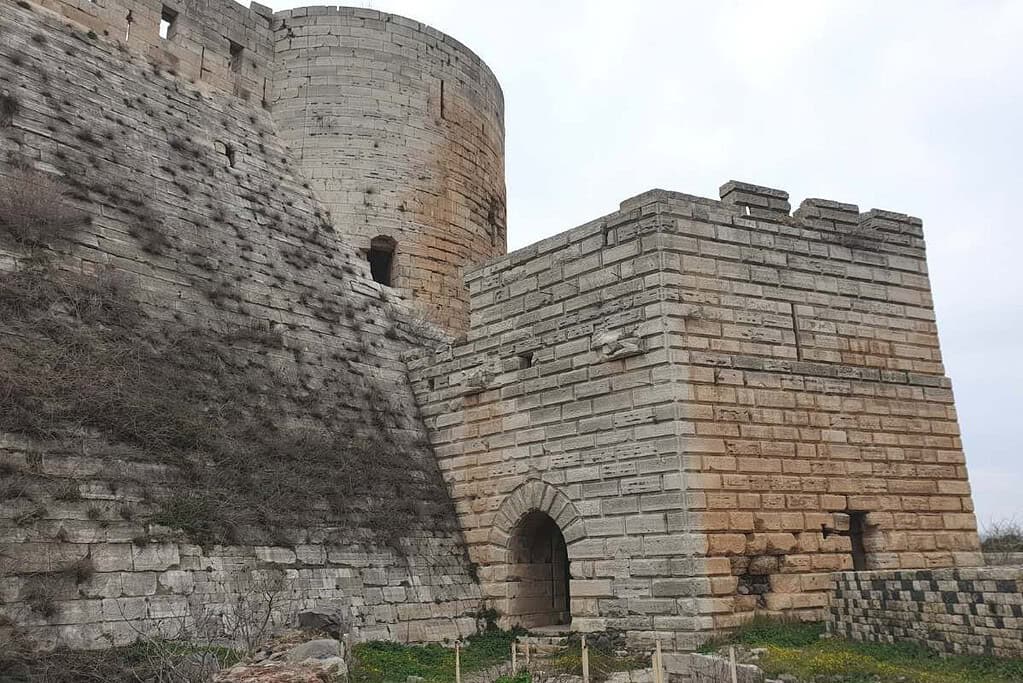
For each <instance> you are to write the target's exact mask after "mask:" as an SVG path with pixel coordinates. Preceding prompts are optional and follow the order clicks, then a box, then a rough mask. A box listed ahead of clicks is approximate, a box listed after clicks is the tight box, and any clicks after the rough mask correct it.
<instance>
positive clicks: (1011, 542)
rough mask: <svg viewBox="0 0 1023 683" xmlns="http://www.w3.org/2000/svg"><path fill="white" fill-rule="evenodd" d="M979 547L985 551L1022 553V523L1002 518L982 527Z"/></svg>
mask: <svg viewBox="0 0 1023 683" xmlns="http://www.w3.org/2000/svg"><path fill="white" fill-rule="evenodd" d="M980 547H981V549H982V550H983V551H984V552H985V553H1023V524H1020V523H1019V522H1018V521H1016V520H1014V519H1003V520H999V521H997V522H992V523H990V524H988V525H987V526H985V527H984V529H983V531H981V534H980Z"/></svg>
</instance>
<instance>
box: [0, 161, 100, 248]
mask: <svg viewBox="0 0 1023 683" xmlns="http://www.w3.org/2000/svg"><path fill="white" fill-rule="evenodd" d="M88 223H89V215H88V214H87V213H85V212H84V211H82V210H81V209H79V208H77V207H75V206H73V205H72V204H71V203H70V202H68V200H67V193H66V192H65V190H64V188H62V187H61V186H60V185H59V184H58V183H57V181H56V180H54V179H53V177H51V176H49V175H47V174H45V173H40V172H38V171H34V170H31V169H26V168H22V169H20V170H19V171H17V172H16V173H15V175H12V176H4V177H0V235H2V236H5V237H7V238H8V239H9V240H11V241H13V242H14V243H15V244H17V245H19V246H28V247H38V246H44V245H47V244H50V243H52V242H53V241H55V240H66V239H68V238H70V237H71V236H72V235H73V234H74V233H75V232H76V231H77V230H78V229H79V228H81V227H83V226H85V225H87V224H88Z"/></svg>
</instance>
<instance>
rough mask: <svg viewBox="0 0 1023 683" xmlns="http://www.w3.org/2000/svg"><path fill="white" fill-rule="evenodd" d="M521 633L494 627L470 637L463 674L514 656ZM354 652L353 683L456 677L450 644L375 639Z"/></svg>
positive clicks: (434, 682) (442, 682)
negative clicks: (516, 642) (405, 642)
mask: <svg viewBox="0 0 1023 683" xmlns="http://www.w3.org/2000/svg"><path fill="white" fill-rule="evenodd" d="M522 633H523V632H522V631H499V630H497V629H491V630H489V631H484V632H483V633H480V634H477V635H475V636H472V637H470V638H469V639H468V640H467V641H466V642H465V644H464V645H463V646H462V654H461V660H462V675H463V676H464V675H465V674H467V673H471V672H473V671H481V670H483V669H486V668H488V667H491V666H494V665H495V664H500V663H501V662H503V661H506V660H508V659H509V658H511V644H512V641H513V640H515V638H517V637H518V636H520V635H522ZM354 655H355V662H354V665H353V666H352V669H351V671H350V674H349V678H350V680H351V681H352V683H391V682H392V681H397V682H399V683H404V681H405V678H406V677H407V676H422V677H423V678H424V679H425V680H426V681H427V682H428V683H447V682H448V681H454V680H455V650H454V648H450V647H443V646H441V645H436V644H433V645H402V644H400V643H392V642H385V641H374V642H370V643H360V644H359V645H356V646H355V648H354ZM515 683H520V682H519V681H518V680H516V681H515Z"/></svg>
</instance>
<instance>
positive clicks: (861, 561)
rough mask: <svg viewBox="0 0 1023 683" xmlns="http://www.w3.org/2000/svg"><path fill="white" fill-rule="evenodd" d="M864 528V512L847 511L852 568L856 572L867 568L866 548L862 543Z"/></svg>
mask: <svg viewBox="0 0 1023 683" xmlns="http://www.w3.org/2000/svg"><path fill="white" fill-rule="evenodd" d="M866 528H867V513H866V512H850V513H849V541H850V543H851V544H852V560H853V569H854V570H855V571H858V572H862V571H866V569H867V548H866V545H865V544H864V543H863V536H864V532H865V530H866Z"/></svg>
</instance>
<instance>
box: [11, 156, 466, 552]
mask: <svg viewBox="0 0 1023 683" xmlns="http://www.w3.org/2000/svg"><path fill="white" fill-rule="evenodd" d="M29 183H35V188H36V191H35V192H34V193H27V192H22V191H21V188H24V187H25V186H26V185H27V184H29ZM12 190H14V191H12ZM0 196H3V197H4V200H3V202H4V203H5V208H7V209H8V210H9V211H8V212H7V213H6V214H5V216H7V217H6V218H5V219H4V220H3V221H2V222H0V241H3V242H6V245H7V247H8V248H15V249H18V248H21V249H22V250H23V251H24V249H25V248H27V247H31V251H30V252H26V253H27V255H28V258H22V260H21V261H20V262H21V263H22V264H23V265H21V266H20V267H19V268H18V269H17V270H14V271H11V272H4V273H0V319H3V320H4V326H5V327H4V334H2V335H0V432H12V433H18V434H23V435H27V436H31V437H33V438H35V439H38V440H41V441H46V440H54V439H56V440H62V439H63V440H68V439H71V440H73V439H75V438H78V436H80V435H83V434H88V433H96V432H98V433H99V434H100V435H102V436H103V437H104V438H106V439H108V440H110V441H112V442H118V443H121V444H125V445H128V446H131V447H133V449H134V450H135V451H137V453H138V455H139V457H142V458H146V459H150V460H153V461H157V462H161V463H165V464H169V465H174V466H175V469H176V471H177V472H179V473H180V481H178V482H175V483H174V485H173V486H172V487H171V489H172V491H173V493H170V494H168V495H160V496H157V500H156V502H157V506H158V507H157V509H158V512H157V513H156V514H155V516H154V517H153V518H152V520H151V521H153V522H156V523H159V524H162V525H164V526H168V527H172V528H176V529H182V530H184V531H185V532H187V534H188V536H189V537H190V538H192V539H194V540H196V541H197V542H200V543H202V544H212V543H218V542H219V543H233V542H245V541H246V540H247V539H248V541H249V542H253V540H254V539H255V538H262V539H265V538H267V532H268V531H270V532H273V531H279V530H284V529H286V528H289V527H297V526H301V525H303V524H306V523H308V521H309V520H310V519H315V520H318V521H326V520H331V519H335V520H338V521H339V522H340V523H341V525H342V526H345V527H347V528H348V529H351V530H355V529H372V530H373V532H374V534H373V535H374V538H376V539H378V540H379V539H386V540H390V541H394V540H397V539H398V538H399V537H400V536H402V535H403V534H405V533H407V532H408V531H409V530H410V529H414V528H416V527H417V526H418V524H419V523H421V522H423V521H425V520H431V521H432V522H434V523H440V524H441V525H442V526H443V521H444V520H446V519H448V518H449V514H448V512H449V510H448V504H447V500H446V495H445V492H444V491H443V489H442V487H441V486H440V485H439V484H438V483H437V482H435V481H433V480H431V479H429V478H427V477H423V476H421V473H419V472H417V471H416V470H415V469H414V468H410V467H409V462H408V460H407V453H408V452H409V451H411V450H415V449H422V448H424V447H425V444H422V443H419V444H407V443H399V442H397V441H396V440H395V439H394V438H393V437H392V431H391V430H390V429H389V428H388V425H387V424H386V423H383V419H384V418H382V417H378V418H377V419H378V420H380V421H381V423H380V424H376V425H373V427H374V430H373V436H367V435H366V434H360V433H358V432H357V431H356V429H355V425H354V424H353V423H352V421H350V420H346V419H345V416H346V415H350V410H348V405H349V401H350V398H351V396H352V395H353V394H354V393H357V394H359V395H360V396H361V397H362V398H363V399H364V400H365V401H367V402H368V403H369V404H370V405H372V406H375V407H376V408H379V410H375V411H374V413H373V414H374V415H377V416H382V415H385V414H386V410H387V405H388V404H387V400H386V398H385V397H384V396H382V395H380V392H379V391H378V390H377V389H375V387H374V385H372V384H368V385H365V386H354V385H353V384H352V379H351V377H349V376H348V375H346V374H345V373H343V372H336V373H335V374H334V375H333V376H332V377H327V378H325V379H324V378H321V381H320V384H319V386H317V387H315V388H314V387H312V386H311V385H310V378H309V377H307V376H305V375H303V374H302V373H301V372H299V373H290V372H287V371H285V370H282V369H281V368H279V367H278V366H276V365H275V363H274V362H273V359H272V357H271V352H280V351H282V350H284V349H283V347H284V338H283V336H282V334H281V333H280V332H275V331H272V330H270V329H269V327H267V326H266V325H265V324H260V323H258V322H253V324H252V325H250V326H238V325H227V324H221V325H214V326H212V327H210V328H200V327H197V326H194V325H188V324H185V323H183V322H180V321H176V320H172V321H170V322H167V321H163V320H158V319H155V318H153V317H151V316H149V315H147V313H146V311H145V309H144V308H143V307H142V306H141V305H140V304H139V303H138V301H137V293H136V292H134V291H133V287H132V285H131V283H130V282H129V281H128V280H127V279H125V278H124V277H123V276H119V275H118V274H116V273H114V272H108V271H100V272H97V273H94V274H81V273H71V272H65V271H62V270H61V269H60V263H59V261H58V260H57V259H55V258H52V256H53V254H54V252H52V251H50V250H42V249H39V248H38V247H40V245H42V244H44V243H53V244H56V243H58V242H59V241H60V240H62V239H64V238H67V237H68V236H69V234H70V232H71V231H72V230H73V229H74V228H81V227H82V226H83V225H84V223H85V222H86V219H85V215H84V214H83V213H82V212H80V211H78V210H76V209H74V208H73V207H71V206H70V205H69V204H68V203H67V202H66V200H65V198H64V197H63V193H62V191H61V190H60V188H59V187H58V186H57V185H56V184H55V183H54V182H53V181H51V180H49V179H45V180H44V181H43V182H40V181H39V179H38V178H36V177H34V176H32V175H30V174H29V172H27V171H22V172H21V173H20V174H16V175H15V176H14V177H8V178H5V179H4V180H3V184H2V186H0ZM40 476H41V475H40ZM139 483H142V482H139ZM434 528H437V527H436V526H434ZM271 537H272V536H271ZM370 540H372V539H370Z"/></svg>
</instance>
